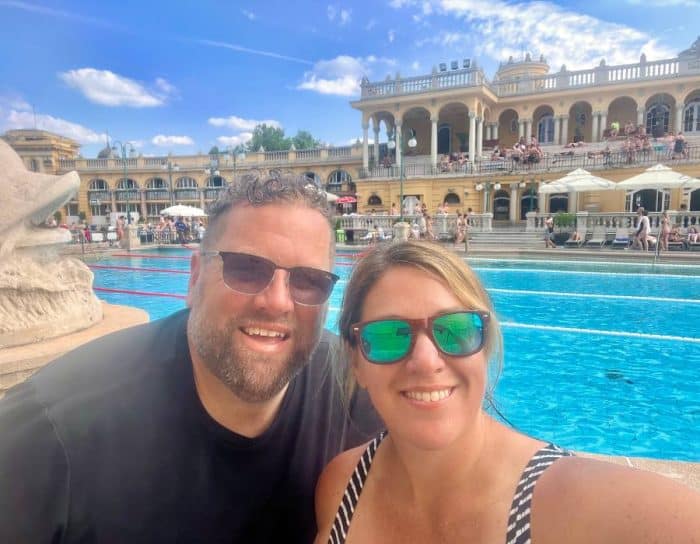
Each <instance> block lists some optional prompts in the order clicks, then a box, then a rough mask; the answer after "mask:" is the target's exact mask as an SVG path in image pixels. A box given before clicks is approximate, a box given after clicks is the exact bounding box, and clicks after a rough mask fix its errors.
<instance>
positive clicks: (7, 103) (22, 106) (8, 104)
mask: <svg viewBox="0 0 700 544" xmlns="http://www.w3.org/2000/svg"><path fill="white" fill-rule="evenodd" d="M4 108H7V109H11V110H17V111H31V109H32V105H31V104H30V103H29V102H27V101H26V100H25V99H24V98H22V97H21V96H19V95H16V94H10V95H4V96H3V95H0V111H2V109H4Z"/></svg>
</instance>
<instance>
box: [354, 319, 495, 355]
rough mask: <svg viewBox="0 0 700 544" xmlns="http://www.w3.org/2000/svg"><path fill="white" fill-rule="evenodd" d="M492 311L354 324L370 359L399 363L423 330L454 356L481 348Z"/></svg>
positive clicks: (470, 352)
mask: <svg viewBox="0 0 700 544" xmlns="http://www.w3.org/2000/svg"><path fill="white" fill-rule="evenodd" d="M489 316H490V314H489V312H484V311H479V310H460V311H457V312H450V313H444V314H439V315H435V316H433V317H426V318H423V319H401V318H391V319H376V320H374V321H363V322H361V323H356V324H354V325H352V327H351V329H350V330H351V332H352V334H353V335H354V336H355V337H356V339H357V341H358V344H359V346H360V350H361V351H362V354H363V355H364V356H365V359H367V360H368V361H369V362H370V363H375V364H378V365H385V364H391V363H398V362H399V361H401V360H402V359H404V358H405V357H407V356H408V354H409V353H411V350H412V349H413V346H414V345H415V343H416V336H417V335H418V333H419V332H420V331H426V333H427V334H428V336H429V337H430V339H431V340H432V341H433V343H434V344H435V347H436V348H437V349H438V350H439V351H440V352H441V353H443V354H445V355H449V356H451V357H466V356H468V355H472V354H473V353H476V352H477V351H479V350H481V348H482V347H483V345H484V339H485V337H486V334H485V329H486V323H487V322H488V320H489Z"/></svg>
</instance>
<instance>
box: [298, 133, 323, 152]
mask: <svg viewBox="0 0 700 544" xmlns="http://www.w3.org/2000/svg"><path fill="white" fill-rule="evenodd" d="M292 142H293V143H294V147H295V148H297V149H315V148H317V147H321V140H317V139H316V138H314V137H313V136H312V135H311V133H310V132H309V131H307V130H300V131H298V132H297V135H296V136H294V138H292Z"/></svg>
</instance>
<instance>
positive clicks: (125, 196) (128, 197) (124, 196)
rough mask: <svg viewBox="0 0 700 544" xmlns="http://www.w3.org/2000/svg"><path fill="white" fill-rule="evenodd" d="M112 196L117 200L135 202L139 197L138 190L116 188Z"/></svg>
mask: <svg viewBox="0 0 700 544" xmlns="http://www.w3.org/2000/svg"><path fill="white" fill-rule="evenodd" d="M114 198H115V200H116V201H117V202H126V201H129V202H135V201H138V200H140V199H141V197H140V196H139V192H138V190H136V189H133V190H130V191H126V190H124V189H117V190H115V191H114Z"/></svg>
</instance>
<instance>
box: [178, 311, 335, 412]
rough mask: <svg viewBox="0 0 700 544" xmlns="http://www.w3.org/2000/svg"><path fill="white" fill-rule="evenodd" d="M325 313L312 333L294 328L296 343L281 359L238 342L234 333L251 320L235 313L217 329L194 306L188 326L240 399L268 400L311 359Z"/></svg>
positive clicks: (194, 341)
mask: <svg viewBox="0 0 700 544" xmlns="http://www.w3.org/2000/svg"><path fill="white" fill-rule="evenodd" d="M324 316H325V312H320V315H319V321H318V322H317V323H318V325H317V326H315V327H314V329H313V331H311V334H309V335H304V334H301V333H300V331H299V329H298V328H293V332H294V342H295V347H294V350H293V351H292V353H291V354H290V355H289V356H288V357H287V358H286V359H285V360H283V361H280V360H279V356H276V357H275V356H272V358H273V359H275V360H270V359H271V356H270V355H269V354H265V353H258V352H255V351H251V350H249V349H248V348H246V347H244V346H241V345H236V344H235V341H234V333H235V332H236V331H237V330H238V329H240V328H241V327H243V326H245V325H246V324H248V323H249V322H250V321H251V320H250V319H239V318H236V317H232V318H231V319H229V320H228V321H227V322H226V323H225V324H224V325H223V326H222V327H221V328H218V329H216V328H214V325H213V323H212V322H211V320H208V319H207V316H206V315H205V312H200V310H199V308H197V307H196V306H195V307H193V308H192V309H191V311H190V317H189V321H188V326H187V329H188V336H189V339H190V342H192V345H193V347H194V349H195V351H196V352H197V354H198V355H199V357H200V358H201V359H202V362H203V363H204V364H205V365H206V367H207V369H208V370H209V371H210V372H211V373H212V374H214V376H216V377H217V378H218V379H219V380H221V382H222V383H224V384H225V385H226V386H227V387H228V388H229V389H230V390H231V391H232V392H233V393H234V394H235V395H236V396H237V397H238V398H239V399H241V400H243V401H245V402H265V401H268V400H270V399H272V398H274V397H275V396H276V395H277V394H278V393H279V392H280V391H282V390H283V389H284V388H285V387H286V386H287V384H288V383H289V382H290V381H291V380H292V379H293V378H294V377H295V376H296V375H297V374H298V373H299V371H300V370H301V369H302V368H303V367H304V366H305V365H306V364H307V363H308V362H309V360H310V359H311V355H312V353H313V352H314V350H315V349H316V347H317V346H318V343H319V340H320V333H321V324H322V323H323V321H324ZM263 321H266V320H265V319H263ZM267 321H269V322H270V321H272V320H269V319H268V320H267ZM239 334H243V333H241V332H239Z"/></svg>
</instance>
